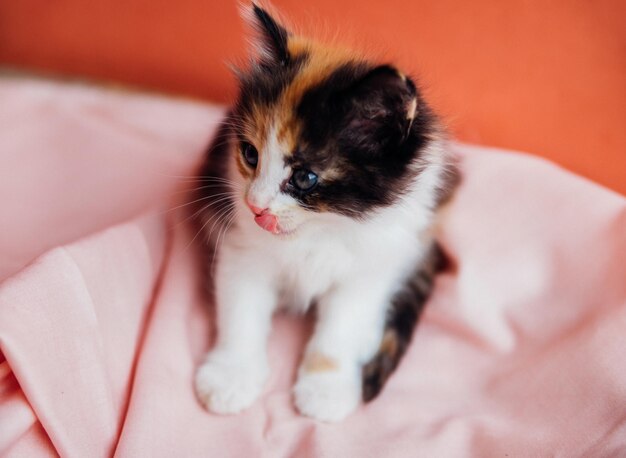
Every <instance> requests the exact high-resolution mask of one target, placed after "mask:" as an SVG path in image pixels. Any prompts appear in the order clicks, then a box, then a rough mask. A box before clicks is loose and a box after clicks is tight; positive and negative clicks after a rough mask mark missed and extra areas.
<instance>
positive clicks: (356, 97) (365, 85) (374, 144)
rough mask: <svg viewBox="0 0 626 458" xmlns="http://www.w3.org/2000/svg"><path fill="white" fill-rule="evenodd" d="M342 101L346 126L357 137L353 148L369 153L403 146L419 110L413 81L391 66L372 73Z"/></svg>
mask: <svg viewBox="0 0 626 458" xmlns="http://www.w3.org/2000/svg"><path fill="white" fill-rule="evenodd" d="M342 98H343V110H344V113H345V118H344V122H345V125H346V127H347V130H348V131H349V132H351V133H352V135H353V136H354V139H353V144H357V145H360V147H361V150H363V151H366V152H367V151H369V152H370V153H376V152H380V151H381V150H382V149H384V146H385V145H399V144H401V143H402V142H403V141H404V140H405V139H406V138H407V137H408V135H409V133H410V130H411V126H412V124H413V120H414V119H415V117H416V114H417V110H418V108H419V107H418V106H417V105H418V96H417V88H416V87H415V84H414V83H413V81H411V79H410V78H408V77H406V76H405V75H403V74H402V73H400V72H399V71H398V70H397V69H395V68H394V67H391V66H389V65H381V66H379V67H376V68H374V69H372V70H370V71H369V72H368V73H367V74H365V75H364V76H363V77H362V78H361V79H359V80H358V81H357V82H356V83H355V84H353V85H352V86H351V87H350V88H349V89H348V90H347V91H345V92H344V93H343V97H342Z"/></svg>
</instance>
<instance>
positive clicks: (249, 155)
mask: <svg viewBox="0 0 626 458" xmlns="http://www.w3.org/2000/svg"><path fill="white" fill-rule="evenodd" d="M241 155H242V156H243V158H244V159H245V161H246V162H247V163H248V165H249V166H250V167H252V168H255V167H256V165H257V163H258V162H259V152H258V151H257V150H256V148H255V147H254V146H252V145H251V144H250V143H248V142H241Z"/></svg>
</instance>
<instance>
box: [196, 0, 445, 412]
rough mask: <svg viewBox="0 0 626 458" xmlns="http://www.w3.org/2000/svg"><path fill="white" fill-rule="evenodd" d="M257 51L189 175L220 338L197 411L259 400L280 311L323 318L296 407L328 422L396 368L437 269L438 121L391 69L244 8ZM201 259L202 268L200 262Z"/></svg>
mask: <svg viewBox="0 0 626 458" xmlns="http://www.w3.org/2000/svg"><path fill="white" fill-rule="evenodd" d="M247 16H249V17H248V19H249V20H250V21H251V22H252V24H253V25H254V27H255V28H256V30H257V32H258V35H259V36H258V39H257V42H256V44H257V46H258V48H259V49H258V53H256V54H255V57H253V58H252V60H251V63H250V65H249V68H247V69H246V70H245V71H237V77H238V79H239V86H240V94H239V98H238V100H237V103H236V104H235V106H234V107H233V109H232V111H231V112H230V113H229V115H228V116H227V119H226V120H225V122H224V123H223V125H222V127H221V129H220V132H219V134H218V136H217V138H216V140H215V143H214V145H213V146H212V147H211V148H210V149H209V152H208V154H207V156H206V160H205V164H204V166H203V169H202V171H201V173H200V177H199V179H200V180H201V181H202V182H203V183H205V186H203V187H202V188H201V189H200V191H199V192H200V195H199V196H196V199H201V200H200V203H201V204H203V206H202V207H201V208H200V210H199V211H198V213H199V214H200V219H201V226H202V229H201V230H202V231H203V232H204V235H205V238H206V239H207V240H209V243H210V244H211V246H213V247H217V248H218V251H217V252H216V254H215V256H216V258H215V266H214V267H215V269H214V270H215V275H214V282H215V284H214V287H215V291H214V293H215V299H216V303H217V315H218V316H217V332H218V336H217V342H216V345H215V347H214V348H213V349H212V350H211V351H210V352H209V353H208V355H207V356H206V360H205V362H204V363H203V364H202V365H201V366H200V368H199V369H198V371H197V374H196V380H195V384H196V391H197V394H198V397H199V399H200V400H201V402H202V403H203V404H204V405H205V406H206V407H207V408H208V409H209V410H211V411H213V412H217V413H224V414H225V413H235V412H239V411H241V410H242V409H245V408H246V407H248V406H250V405H251V404H252V403H253V402H254V401H255V399H256V398H257V397H258V396H259V395H260V394H261V391H262V390H263V386H264V383H265V381H266V379H267V377H268V371H269V364H268V357H267V353H266V343H267V338H268V334H269V332H270V325H271V317H272V314H273V312H274V311H275V310H277V309H278V308H281V307H288V308H291V309H297V310H299V311H305V310H306V309H307V308H309V307H311V306H312V305H315V307H316V314H317V322H316V327H315V331H314V334H313V336H312V338H311V340H310V342H309V343H308V345H307V347H306V351H305V355H304V358H303V361H302V363H301V366H300V368H299V371H298V380H297V382H296V384H295V387H294V391H293V392H294V398H295V404H296V406H297V408H298V410H299V411H300V412H301V413H302V414H304V415H307V416H310V417H313V418H316V419H319V420H325V421H336V420H340V419H342V418H344V417H345V416H347V415H348V414H350V413H351V412H352V411H354V410H355V409H356V408H357V407H358V405H359V403H360V402H361V400H364V401H370V400H372V399H373V398H374V397H375V396H376V395H377V394H378V393H379V392H380V390H381V389H382V387H383V385H384V383H385V381H386V380H387V378H388V377H389V376H390V374H391V373H392V371H393V370H394V369H395V368H396V366H397V365H398V362H399V360H400V358H401V357H402V355H403V353H404V352H405V350H406V348H407V345H408V343H409V340H410V339H411V334H412V332H413V328H414V326H415V323H416V321H417V319H418V317H419V315H420V312H421V310H422V307H423V305H424V303H425V301H426V299H427V297H428V295H429V293H430V291H431V288H432V285H433V277H434V275H435V272H436V270H437V266H438V264H439V262H440V260H441V254H440V251H439V250H438V248H437V245H436V243H435V241H434V239H433V236H432V227H433V223H434V221H435V218H436V216H437V211H438V209H439V208H440V205H441V203H442V202H443V201H444V200H445V199H446V198H447V197H448V196H449V195H450V193H451V191H452V189H453V185H454V183H455V180H454V177H455V176H456V174H455V167H454V165H453V159H452V157H451V155H450V154H449V153H448V151H447V148H446V143H445V141H444V139H443V135H442V132H441V129H440V127H439V124H438V122H437V119H436V117H435V115H434V114H433V113H432V111H431V110H430V108H429V107H428V105H427V104H426V102H425V101H424V100H423V98H422V96H421V94H420V92H419V90H418V89H417V87H416V86H415V84H414V83H413V81H412V80H411V79H410V78H408V77H407V76H406V75H404V74H403V73H401V72H400V71H398V70H397V69H396V68H394V67H392V66H390V65H386V64H383V65H381V64H378V63H373V62H370V61H368V60H367V59H365V58H362V57H360V56H358V55H357V54H355V53H354V52H353V51H350V50H343V49H338V48H334V47H329V46H325V45H322V44H319V43H317V42H315V41H312V40H308V39H306V38H303V37H301V36H298V35H294V34H292V33H290V32H289V31H287V30H286V29H285V28H284V27H283V26H282V25H281V24H279V23H278V22H277V21H276V20H275V19H274V18H272V17H271V16H270V15H269V14H268V12H267V11H266V10H265V9H262V8H260V7H259V6H257V5H254V4H253V5H251V6H250V8H249V9H248V10H247ZM207 262H208V261H207Z"/></svg>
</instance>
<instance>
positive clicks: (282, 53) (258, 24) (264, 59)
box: [241, 3, 291, 67]
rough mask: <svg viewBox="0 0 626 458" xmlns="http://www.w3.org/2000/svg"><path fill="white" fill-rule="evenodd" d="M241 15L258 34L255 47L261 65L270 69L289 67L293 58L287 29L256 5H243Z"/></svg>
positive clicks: (255, 38)
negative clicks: (289, 47) (276, 66)
mask: <svg viewBox="0 0 626 458" xmlns="http://www.w3.org/2000/svg"><path fill="white" fill-rule="evenodd" d="M241 14H242V16H243V18H244V19H245V20H246V22H248V24H250V25H251V26H252V28H253V29H254V31H255V32H256V34H257V36H256V37H254V45H255V48H256V50H257V54H258V58H259V59H260V61H261V63H262V64H264V65H266V66H270V67H272V66H275V65H280V66H283V67H286V66H288V65H289V63H290V61H291V56H290V55H289V49H288V47H287V40H288V39H289V35H290V34H289V32H288V31H287V29H285V28H284V27H283V26H282V25H281V24H280V23H279V22H278V21H276V19H274V18H273V17H272V16H271V15H270V14H269V13H268V12H267V10H265V9H264V8H261V7H260V6H259V5H257V4H256V3H251V4H249V5H242V7H241Z"/></svg>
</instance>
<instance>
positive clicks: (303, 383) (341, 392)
mask: <svg viewBox="0 0 626 458" xmlns="http://www.w3.org/2000/svg"><path fill="white" fill-rule="evenodd" d="M294 396H295V402H296V407H297V408H298V410H299V411H300V413H302V414H303V415H306V416H308V417H311V418H314V419H316V420H321V421H329V422H331V421H339V420H343V419H344V418H345V417H347V416H348V415H349V414H351V413H352V412H354V410H356V408H357V407H358V406H359V404H360V402H361V378H360V377H359V376H358V375H356V374H346V373H344V372H339V371H337V372H321V373H306V372H304V373H301V375H300V377H299V378H298V382H297V383H296V386H295V387H294Z"/></svg>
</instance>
